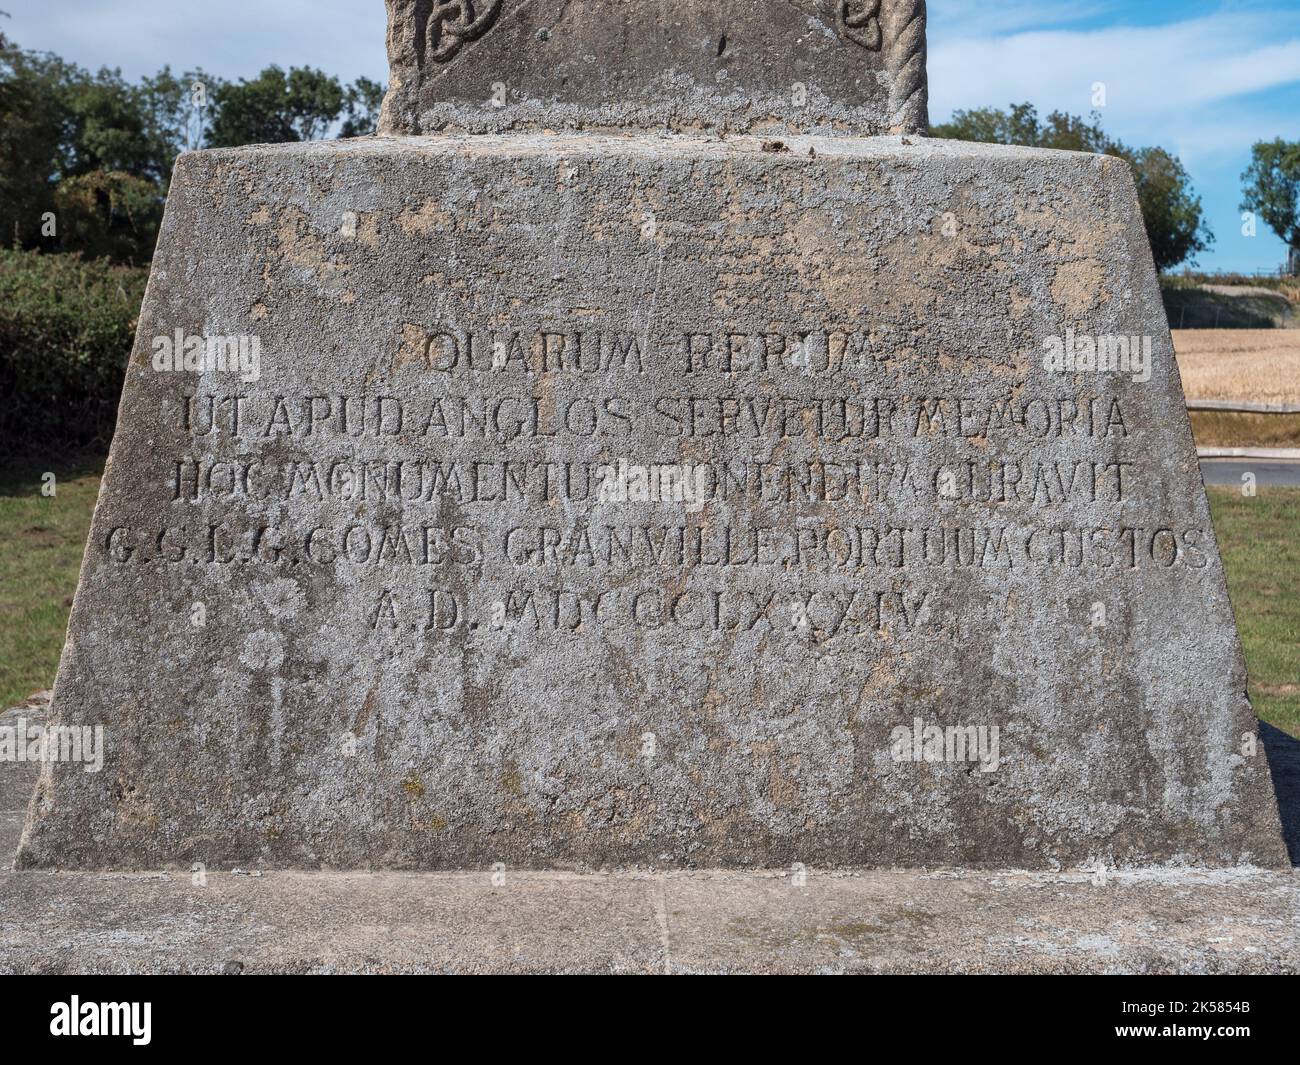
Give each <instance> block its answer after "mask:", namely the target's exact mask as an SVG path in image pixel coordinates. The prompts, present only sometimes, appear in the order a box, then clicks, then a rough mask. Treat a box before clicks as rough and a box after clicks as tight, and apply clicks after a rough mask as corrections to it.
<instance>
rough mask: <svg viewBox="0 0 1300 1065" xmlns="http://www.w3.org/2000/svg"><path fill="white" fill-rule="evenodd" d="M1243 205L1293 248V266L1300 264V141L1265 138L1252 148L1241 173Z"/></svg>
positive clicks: (1242, 206) (1243, 207)
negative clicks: (1244, 170)
mask: <svg viewBox="0 0 1300 1065" xmlns="http://www.w3.org/2000/svg"><path fill="white" fill-rule="evenodd" d="M1241 180H1242V183H1243V185H1244V198H1243V199H1242V203H1241V209H1242V210H1243V211H1254V212H1255V214H1257V215H1259V217H1260V218H1262V219H1264V221H1265V223H1266V224H1267V225H1268V227H1269V229H1271V230H1272V231H1273V232H1274V233H1276V234H1277V235H1278V236H1279V237H1281V238H1282V240H1283V241H1284V242H1285V243H1286V245H1287V247H1288V248H1290V249H1291V267H1292V269H1293V270H1295V269H1297V266H1298V265H1300V141H1284V140H1282V139H1280V138H1279V139H1278V140H1274V141H1261V142H1259V143H1258V144H1256V145H1255V146H1254V147H1253V148H1252V149H1251V152H1250V166H1249V167H1248V168H1247V169H1246V172H1245V173H1244V174H1242V175H1241Z"/></svg>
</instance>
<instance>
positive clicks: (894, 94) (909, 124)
mask: <svg viewBox="0 0 1300 1065" xmlns="http://www.w3.org/2000/svg"><path fill="white" fill-rule="evenodd" d="M881 29H882V31H883V36H884V47H885V67H886V69H887V70H888V71H889V72H890V74H891V75H893V88H892V90H891V91H890V94H889V131H890V132H891V133H925V132H926V131H927V130H928V129H929V128H930V92H929V83H928V82H927V81H926V73H925V58H926V48H925V0H889V2H888V3H887V4H885V13H884V15H883V17H882V19H881Z"/></svg>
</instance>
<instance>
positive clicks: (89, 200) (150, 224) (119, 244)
mask: <svg viewBox="0 0 1300 1065" xmlns="http://www.w3.org/2000/svg"><path fill="white" fill-rule="evenodd" d="M54 210H55V214H56V216H57V218H58V221H59V230H60V233H59V236H60V244H61V246H63V247H65V248H70V249H75V250H76V251H79V252H81V253H82V254H83V255H85V256H86V257H87V258H90V259H111V260H113V262H115V263H128V264H131V265H141V264H144V263H147V262H148V261H149V260H150V259H151V258H152V257H153V246H154V243H155V241H156V239H157V236H158V227H159V225H160V224H161V223H162V212H163V198H162V196H161V195H159V190H158V186H157V185H155V184H154V183H153V182H152V181H147V180H145V179H144V178H142V177H137V176H136V175H134V174H127V173H123V172H122V171H120V170H92V171H91V172H90V173H88V174H79V175H76V176H73V177H66V178H64V179H63V180H62V181H60V182H59V184H58V187H57V188H56V189H55V190H54Z"/></svg>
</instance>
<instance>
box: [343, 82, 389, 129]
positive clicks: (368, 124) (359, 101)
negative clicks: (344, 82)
mask: <svg viewBox="0 0 1300 1065" xmlns="http://www.w3.org/2000/svg"><path fill="white" fill-rule="evenodd" d="M383 103H384V87H383V86H382V85H380V84H379V82H377V81H371V80H370V79H369V78H357V80H356V81H354V82H353V83H352V84H351V85H349V86H348V91H347V114H348V117H347V118H346V119H345V120H344V122H343V127H342V128H341V129H340V130H339V136H340V137H366V136H369V135H370V134H372V133H374V132H375V130H376V129H377V128H378V126H379V109H380V107H382V106H383Z"/></svg>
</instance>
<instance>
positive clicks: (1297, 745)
mask: <svg viewBox="0 0 1300 1065" xmlns="http://www.w3.org/2000/svg"><path fill="white" fill-rule="evenodd" d="M1259 735H1260V739H1262V740H1263V741H1264V750H1265V752H1267V754H1268V767H1269V769H1270V770H1271V771H1272V773H1273V788H1274V790H1275V791H1276V792H1277V808H1278V812H1279V813H1280V814H1281V815H1282V835H1283V837H1284V838H1285V839H1286V850H1287V853H1288V854H1289V855H1290V856H1291V864H1292V865H1296V866H1300V740H1298V739H1296V738H1295V737H1294V736H1290V735H1288V734H1287V733H1285V732H1283V731H1282V730H1281V729H1279V728H1274V727H1273V726H1272V725H1270V724H1268V723H1267V722H1265V721H1261V722H1260V723H1259Z"/></svg>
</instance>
